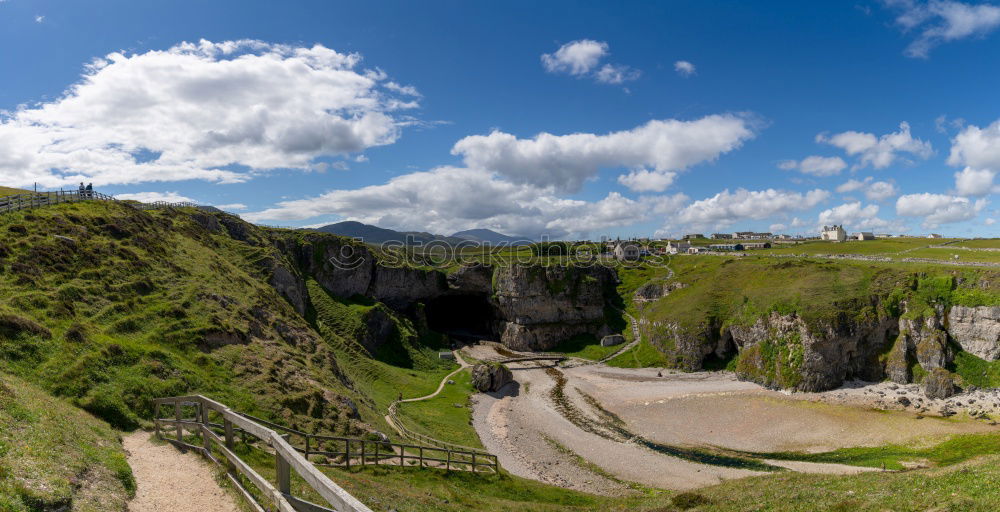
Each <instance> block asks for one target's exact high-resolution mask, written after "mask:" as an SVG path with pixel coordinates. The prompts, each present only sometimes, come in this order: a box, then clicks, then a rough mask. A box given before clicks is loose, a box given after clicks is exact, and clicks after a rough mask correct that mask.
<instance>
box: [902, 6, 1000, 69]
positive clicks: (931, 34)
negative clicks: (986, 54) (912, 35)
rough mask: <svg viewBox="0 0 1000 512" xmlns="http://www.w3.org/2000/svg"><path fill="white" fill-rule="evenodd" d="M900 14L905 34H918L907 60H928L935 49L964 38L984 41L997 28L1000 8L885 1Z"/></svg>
mask: <svg viewBox="0 0 1000 512" xmlns="http://www.w3.org/2000/svg"><path fill="white" fill-rule="evenodd" d="M885 3H886V4H887V5H889V6H891V7H897V8H898V9H899V11H900V13H899V15H898V17H897V18H896V23H897V24H899V26H900V27H902V28H903V29H904V30H905V31H907V32H909V31H911V30H918V31H919V34H918V35H917V38H916V39H914V40H913V42H911V43H910V44H909V46H907V47H906V51H905V52H904V53H905V54H906V55H907V56H909V57H920V58H927V56H928V54H929V52H930V50H931V49H933V48H934V47H936V46H938V45H940V44H942V43H946V42H949V41H956V40H959V39H965V38H967V37H985V36H986V35H987V34H989V33H990V32H992V31H993V30H994V29H996V28H997V27H1000V7H998V6H995V5H991V4H986V3H982V4H971V3H964V2H953V1H943V0H932V1H930V2H919V1H916V0H885Z"/></svg>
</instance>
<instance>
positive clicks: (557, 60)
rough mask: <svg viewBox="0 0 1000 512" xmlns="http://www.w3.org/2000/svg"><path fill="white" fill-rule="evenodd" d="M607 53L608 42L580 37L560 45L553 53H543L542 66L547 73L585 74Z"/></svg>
mask: <svg viewBox="0 0 1000 512" xmlns="http://www.w3.org/2000/svg"><path fill="white" fill-rule="evenodd" d="M607 54H608V43H605V42H603V41H594V40H592V39H580V40H579V41H572V42H569V43H566V44H564V45H562V46H560V47H559V49H558V50H556V51H555V52H554V53H543V54H542V66H544V67H545V70H546V71H548V72H549V73H569V74H571V75H585V74H587V73H590V70H592V69H594V68H595V67H597V64H598V63H599V62H600V61H601V59H602V58H603V57H604V56H605V55H607Z"/></svg>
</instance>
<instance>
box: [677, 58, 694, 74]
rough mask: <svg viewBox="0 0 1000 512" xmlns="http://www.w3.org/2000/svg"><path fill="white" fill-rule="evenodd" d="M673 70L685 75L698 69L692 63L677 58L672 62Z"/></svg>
mask: <svg viewBox="0 0 1000 512" xmlns="http://www.w3.org/2000/svg"><path fill="white" fill-rule="evenodd" d="M674 71H676V72H677V74H679V75H681V76H685V77H687V76H691V75H693V74H695V73H697V71H698V70H697V69H696V68H695V67H694V64H691V63H690V62H688V61H686V60H679V61H677V62H675V63H674Z"/></svg>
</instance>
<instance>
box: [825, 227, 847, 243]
mask: <svg viewBox="0 0 1000 512" xmlns="http://www.w3.org/2000/svg"><path fill="white" fill-rule="evenodd" d="M819 237H820V238H821V239H823V240H827V241H830V242H843V241H845V240H847V232H846V231H844V226H837V225H833V226H823V231H821V232H820V234H819Z"/></svg>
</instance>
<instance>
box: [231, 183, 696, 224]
mask: <svg viewBox="0 0 1000 512" xmlns="http://www.w3.org/2000/svg"><path fill="white" fill-rule="evenodd" d="M685 202H687V197H686V196H684V195H683V194H676V195H672V196H663V195H657V196H640V197H639V198H638V199H630V198H627V197H624V196H622V195H620V194H618V193H615V192H612V193H609V194H608V195H607V196H606V197H605V198H604V199H601V200H599V201H594V202H590V201H580V200H573V199H564V198H560V197H558V196H557V195H556V194H555V192H554V190H553V188H551V187H547V188H542V187H535V186H532V185H526V184H518V183H513V182H510V181H508V180H504V179H501V178H500V177H498V176H496V175H495V174H494V173H491V172H489V171H486V170H481V169H468V168H461V167H440V168H437V169H434V170H431V171H426V172H416V173H411V174H406V175H402V176H398V177H395V178H393V179H391V180H390V181H389V182H387V183H385V184H382V185H373V186H368V187H362V188H359V189H354V190H333V191H330V192H327V193H325V194H322V195H320V196H317V197H314V198H309V199H301V200H295V201H285V202H282V203H279V204H278V205H277V206H275V207H274V208H271V209H267V210H264V211H260V212H254V213H249V214H244V215H243V217H244V218H246V219H248V220H251V221H255V222H256V221H264V220H268V221H289V220H303V219H310V218H314V217H319V216H322V215H336V216H339V217H342V218H346V219H352V220H357V221H360V222H365V223H369V224H376V225H379V226H383V227H389V228H394V229H401V230H420V231H431V232H435V233H452V232H455V231H459V230H463V229H470V228H474V227H482V226H492V227H493V228H494V229H499V230H502V231H504V232H506V233H513V234H517V235H522V236H530V237H534V238H537V237H539V236H540V235H542V234H546V235H549V236H551V237H553V238H559V237H564V236H568V235H578V236H579V235H586V234H588V233H593V232H597V231H600V230H603V229H608V228H613V227H621V226H628V225H632V224H635V223H638V222H643V221H646V220H649V219H651V218H653V217H655V216H664V215H668V214H671V213H673V212H675V211H676V210H677V209H678V208H679V207H680V206H681V205H683V204H684V203H685Z"/></svg>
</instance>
